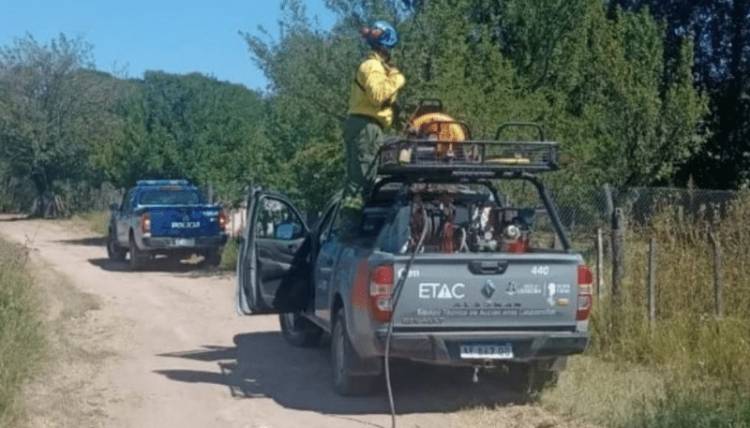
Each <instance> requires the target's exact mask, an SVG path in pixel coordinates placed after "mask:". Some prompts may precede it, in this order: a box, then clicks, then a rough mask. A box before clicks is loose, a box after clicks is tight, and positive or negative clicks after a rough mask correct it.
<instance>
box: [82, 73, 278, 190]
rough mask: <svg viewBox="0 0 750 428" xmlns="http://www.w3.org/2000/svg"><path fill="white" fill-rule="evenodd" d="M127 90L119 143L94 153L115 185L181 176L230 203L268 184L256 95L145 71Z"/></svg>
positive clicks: (270, 160)
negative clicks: (248, 190)
mask: <svg viewBox="0 0 750 428" xmlns="http://www.w3.org/2000/svg"><path fill="white" fill-rule="evenodd" d="M126 85H127V86H128V88H127V96H126V97H124V99H123V101H122V103H121V104H120V105H119V111H120V114H121V115H122V117H123V119H124V126H123V127H122V129H121V131H120V133H121V135H120V138H117V139H113V140H112V141H110V142H109V144H105V145H102V146H101V147H100V148H99V149H98V150H97V153H96V155H97V156H96V161H97V165H98V166H100V168H101V169H102V170H103V171H105V172H106V174H107V176H108V178H109V179H110V180H111V181H113V182H114V183H116V184H118V185H120V186H123V187H126V186H130V185H132V184H133V183H134V182H135V181H136V180H138V179H142V178H159V177H184V178H188V179H190V180H193V181H195V182H197V183H211V184H212V185H214V187H215V189H216V192H217V194H218V195H220V196H221V198H222V200H223V201H224V202H228V203H230V204H231V203H236V202H238V201H239V200H241V199H242V198H243V196H244V192H245V187H246V186H247V185H248V184H249V183H251V182H254V183H266V182H269V181H272V180H273V176H274V168H275V165H276V159H275V156H276V152H275V150H274V148H273V147H272V145H271V144H270V142H269V141H268V139H267V138H266V136H265V133H264V132H263V129H264V128H263V125H264V120H265V117H266V105H265V101H264V100H263V99H262V98H261V97H260V95H258V94H257V93H255V92H252V91H248V90H247V89H246V88H244V87H242V86H240V85H234V84H229V83H223V82H219V81H217V80H215V79H212V78H208V77H205V76H202V75H199V74H189V75H184V76H178V75H171V74H167V73H162V72H147V73H146V74H145V76H144V79H143V80H142V81H130V82H127V83H126Z"/></svg>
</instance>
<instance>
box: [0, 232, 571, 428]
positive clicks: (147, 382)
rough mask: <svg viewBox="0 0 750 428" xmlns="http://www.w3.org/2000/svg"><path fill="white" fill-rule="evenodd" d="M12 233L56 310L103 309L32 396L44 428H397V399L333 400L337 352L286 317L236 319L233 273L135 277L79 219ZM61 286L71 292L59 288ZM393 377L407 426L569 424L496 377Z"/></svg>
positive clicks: (79, 326) (83, 315)
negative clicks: (304, 340)
mask: <svg viewBox="0 0 750 428" xmlns="http://www.w3.org/2000/svg"><path fill="white" fill-rule="evenodd" d="M0 234H2V235H3V236H5V237H6V238H9V239H11V240H14V241H17V242H21V243H27V245H29V246H30V247H31V248H32V249H33V250H34V251H33V252H32V254H33V256H32V257H34V259H35V260H36V262H37V265H39V266H42V269H43V270H44V272H43V274H42V275H41V276H40V278H47V280H44V282H45V284H43V290H44V289H46V290H47V291H46V292H45V294H47V298H46V299H45V300H46V303H45V305H47V306H49V307H50V308H52V307H55V306H59V305H60V304H61V303H60V302H58V301H57V300H61V299H62V300H65V299H69V298H70V295H71V293H79V294H80V295H82V296H87V298H88V299H89V300H91V301H95V303H92V304H89V305H84V307H83V309H82V310H80V311H79V312H78V313H76V314H77V315H71V317H72V318H74V319H75V323H74V324H71V325H73V326H74V327H73V330H69V331H63V332H61V333H59V334H64V335H65V343H67V344H66V345H64V348H65V349H66V350H67V351H66V352H68V353H69V354H71V355H72V356H71V357H70V358H68V362H67V363H66V364H65V366H64V368H63V369H60V370H57V372H55V373H50V374H49V376H46V377H45V379H43V380H40V381H39V382H38V385H34V386H32V388H31V391H39V394H42V395H43V396H44V397H45V398H44V399H43V400H41V399H40V400H39V401H45V403H47V402H48V401H50V400H51V401H57V402H58V404H57V405H56V406H51V405H49V403H47V404H46V406H47V408H49V409H52V410H51V412H53V413H52V414H47V415H46V416H45V420H44V421H42V422H40V421H37V423H32V425H41V426H50V425H51V426H65V425H67V424H72V423H73V422H72V420H75V419H76V415H78V416H80V417H79V418H78V419H77V420H75V424H76V425H79V426H106V427H181V428H190V427H213V426H217V427H218V426H231V427H257V428H260V427H268V428H272V427H273V428H276V427H302V426H303V427H306V428H313V427H321V428H323V427H326V428H329V427H333V428H335V427H357V426H389V425H388V424H389V416H388V412H387V401H386V398H385V394H384V393H380V394H379V395H376V396H374V397H367V398H342V397H338V396H336V395H335V394H334V393H333V391H332V388H331V386H330V370H331V369H330V365H329V361H328V348H327V346H324V347H322V348H320V349H297V348H292V347H291V346H289V345H287V344H286V343H285V342H284V340H283V339H282V337H281V336H280V334H279V332H278V322H277V319H276V317H275V316H260V317H239V316H237V315H236V314H235V313H234V309H233V278H232V277H231V276H230V275H227V274H218V273H212V272H208V271H205V270H200V269H195V268H193V267H188V266H183V265H172V266H168V267H166V268H163V269H158V270H157V269H153V270H150V271H147V272H130V271H129V270H128V268H127V266H126V265H125V264H124V263H113V262H110V261H108V260H107V259H106V251H105V248H104V245H103V242H101V240H100V239H98V238H96V237H94V236H92V234H91V233H89V232H86V231H85V230H84V229H82V228H81V227H75V226H74V225H73V224H72V223H70V222H50V221H27V220H22V221H10V220H8V219H0ZM61 276H63V277H66V278H67V283H68V284H70V287H71V290H70V292H66V291H64V289H62V288H57V287H56V288H51V287H52V286H53V285H52V284H54V283H56V281H59V280H60V278H61ZM45 287H46V288H45ZM62 304H66V303H64V302H63V303H62ZM78 306H81V305H78ZM79 309H80V308H79ZM65 310H66V309H63V310H62V311H63V312H65ZM71 349H78V350H80V352H73V351H70V350H71ZM79 354H80V357H79V356H78V355H79ZM394 379H395V389H396V400H397V405H398V409H399V413H400V416H399V423H400V426H402V427H444V426H464V425H465V424H467V423H470V422H469V419H471V418H472V417H473V416H472V415H473V412H474V411H472V410H471V409H473V408H477V407H479V406H489V407H494V406H499V407H500V408H499V409H498V410H497V411H496V412H492V416H491V418H492V420H493V422H490V423H489V425H486V426H508V427H527V426H529V427H537V426H559V425H558V424H560V423H561V420H560V419H559V418H554V417H552V416H550V415H549V414H547V413H546V412H544V411H542V410H540V409H538V408H536V407H532V406H524V405H519V406H516V405H511V404H509V403H511V402H513V401H518V400H519V397H518V396H514V395H513V394H511V393H509V392H507V389H505V388H503V387H502V385H498V382H496V380H495V381H492V380H486V381H484V382H481V381H480V383H479V384H476V385H475V384H472V383H471V376H470V373H468V372H467V371H463V370H446V369H436V368H430V367H421V366H416V367H414V366H401V367H397V371H396V374H395V375H394ZM42 391H46V392H42ZM32 401H33V400H32ZM55 409H56V410H55ZM466 409H469V410H468V411H467V410H466ZM55 412H60V414H55ZM482 414H483V415H482V416H481V418H482V419H483V420H484V419H485V418H486V414H487V412H482ZM82 415H83V416H82ZM84 416H85V417H84ZM66 418H67V419H66ZM71 418H72V419H71ZM467 418H469V419H467Z"/></svg>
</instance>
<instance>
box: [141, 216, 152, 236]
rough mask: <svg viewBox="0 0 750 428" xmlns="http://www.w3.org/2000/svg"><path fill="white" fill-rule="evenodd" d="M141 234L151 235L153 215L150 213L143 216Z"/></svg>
mask: <svg viewBox="0 0 750 428" xmlns="http://www.w3.org/2000/svg"><path fill="white" fill-rule="evenodd" d="M141 232H143V233H151V215H150V214H149V213H143V214H141Z"/></svg>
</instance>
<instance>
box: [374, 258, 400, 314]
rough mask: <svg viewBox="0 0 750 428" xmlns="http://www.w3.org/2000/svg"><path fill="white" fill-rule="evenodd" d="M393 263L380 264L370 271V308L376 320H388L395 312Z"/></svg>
mask: <svg viewBox="0 0 750 428" xmlns="http://www.w3.org/2000/svg"><path fill="white" fill-rule="evenodd" d="M393 279H394V275H393V265H382V266H378V267H376V268H375V269H373V270H372V272H370V308H371V309H372V315H373V318H375V320H377V321H380V322H388V321H390V320H391V315H392V314H393V306H392V305H391V303H392V302H391V295H392V293H393V285H394V284H393Z"/></svg>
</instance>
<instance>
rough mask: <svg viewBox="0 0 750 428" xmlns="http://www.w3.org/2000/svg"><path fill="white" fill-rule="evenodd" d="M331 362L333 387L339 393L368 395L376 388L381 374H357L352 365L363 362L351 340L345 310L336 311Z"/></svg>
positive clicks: (332, 334) (344, 394) (355, 365)
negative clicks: (353, 371)
mask: <svg viewBox="0 0 750 428" xmlns="http://www.w3.org/2000/svg"><path fill="white" fill-rule="evenodd" d="M331 364H332V366H333V388H334V390H335V391H336V393H338V394H339V395H343V396H357V395H368V394H371V393H372V392H373V391H374V390H375V384H376V381H377V380H378V378H379V376H373V375H364V376H362V375H355V374H353V373H352V367H357V366H358V365H360V364H361V359H360V357H359V355H357V351H355V350H354V347H353V346H352V344H351V341H350V340H349V334H348V332H347V327H346V317H345V316H344V310H343V309H339V310H338V311H337V312H336V318H335V320H334V324H333V331H332V333H331Z"/></svg>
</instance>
